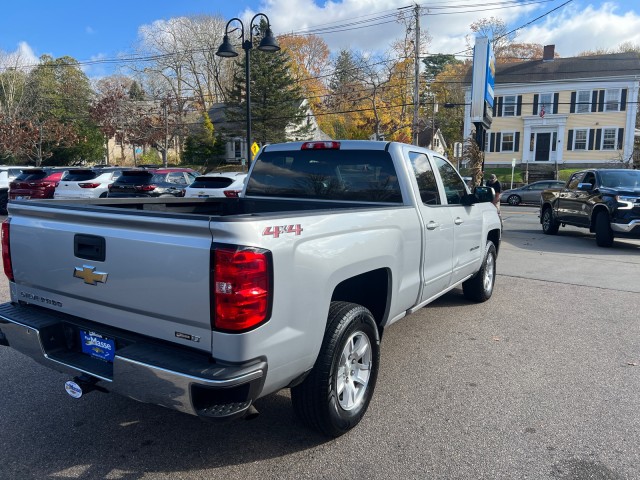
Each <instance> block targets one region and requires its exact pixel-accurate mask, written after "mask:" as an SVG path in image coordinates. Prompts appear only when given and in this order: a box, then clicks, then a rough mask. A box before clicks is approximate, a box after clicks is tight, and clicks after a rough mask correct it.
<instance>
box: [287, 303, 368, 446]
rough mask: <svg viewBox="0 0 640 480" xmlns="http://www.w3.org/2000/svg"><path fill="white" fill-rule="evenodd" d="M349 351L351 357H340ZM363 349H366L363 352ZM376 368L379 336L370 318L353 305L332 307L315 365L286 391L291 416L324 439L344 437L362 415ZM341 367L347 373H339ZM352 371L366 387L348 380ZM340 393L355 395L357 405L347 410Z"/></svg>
mask: <svg viewBox="0 0 640 480" xmlns="http://www.w3.org/2000/svg"><path fill="white" fill-rule="evenodd" d="M367 342H368V344H367ZM358 346H360V348H359V349H358V350H360V351H361V352H363V354H362V355H360V356H359V357H358V356H357V355H355V349H356V348H357V347H358ZM351 347H353V349H354V351H353V353H354V355H349V356H348V357H347V356H345V355H344V353H345V352H346V351H347V350H350V348H351ZM364 347H368V349H367V350H366V351H365V348H364ZM356 357H358V358H357V360H356ZM379 363H380V336H379V334H378V328H377V326H376V323H375V320H374V318H373V315H372V314H371V312H370V311H369V310H367V309H366V308H365V307H363V306H361V305H357V304H355V303H348V302H332V303H331V307H330V308H329V318H328V321H327V329H326V331H325V334H324V339H323V340H322V346H321V347H320V353H319V354H318V358H317V359H316V363H315V365H314V366H313V369H312V370H311V372H310V373H309V375H308V376H307V378H305V380H304V381H303V382H302V383H301V384H299V385H297V386H295V387H293V388H292V389H291V402H292V403H293V409H294V411H295V413H296V415H297V416H298V417H299V418H300V419H301V420H302V422H304V423H305V424H306V425H308V426H309V427H311V428H314V429H316V430H319V431H320V432H322V433H323V434H325V435H327V436H330V437H339V436H340V435H342V434H344V433H346V432H348V431H349V430H350V429H352V428H353V427H355V426H356V425H357V424H358V422H360V420H361V419H362V417H363V416H364V414H365V412H366V411H367V407H368V406H369V402H370V400H371V397H372V395H373V391H374V389H375V386H376V379H377V377H378V365H379ZM346 364H348V365H350V367H349V368H346V369H345V368H344V367H345V365H346ZM351 365H354V366H355V368H354V366H351ZM359 365H361V366H362V367H358V366H359ZM363 367H364V368H363ZM352 369H353V370H352ZM354 371H359V372H360V374H362V376H363V377H364V376H365V375H366V376H367V379H366V381H364V380H363V379H362V378H359V377H358V376H356V375H354ZM351 375H354V376H353V377H352V376H351ZM357 384H360V389H359V390H358V387H357V386H356V385H357ZM340 387H342V392H340ZM345 392H355V394H354V396H355V398H356V399H357V401H355V402H354V403H353V405H349V401H350V400H351V397H349V398H347V395H345Z"/></svg>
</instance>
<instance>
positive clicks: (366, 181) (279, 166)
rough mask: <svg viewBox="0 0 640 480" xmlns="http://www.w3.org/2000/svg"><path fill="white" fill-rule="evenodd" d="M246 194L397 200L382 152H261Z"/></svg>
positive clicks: (389, 164)
mask: <svg viewBox="0 0 640 480" xmlns="http://www.w3.org/2000/svg"><path fill="white" fill-rule="evenodd" d="M246 194H247V195H260V196H278V197H294V198H314V199H323V200H351V201H364V202H385V203H402V195H401V192H400V186H399V184H398V178H397V176H396V172H395V168H394V166H393V161H392V159H391V156H390V155H389V153H388V152H385V151H382V150H338V149H336V150H333V149H327V150H299V151H286V152H269V151H266V152H263V153H262V154H261V155H260V157H258V159H257V160H256V163H255V165H254V167H253V170H252V171H251V175H250V177H249V183H248V184H247V190H246Z"/></svg>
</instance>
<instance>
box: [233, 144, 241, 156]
mask: <svg viewBox="0 0 640 480" xmlns="http://www.w3.org/2000/svg"><path fill="white" fill-rule="evenodd" d="M233 157H234V158H242V144H241V142H240V140H234V141H233Z"/></svg>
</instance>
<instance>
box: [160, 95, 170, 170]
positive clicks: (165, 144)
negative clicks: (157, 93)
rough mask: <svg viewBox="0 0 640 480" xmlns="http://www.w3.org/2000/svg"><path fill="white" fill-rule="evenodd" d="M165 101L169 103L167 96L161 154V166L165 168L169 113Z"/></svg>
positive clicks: (167, 154) (167, 148)
mask: <svg viewBox="0 0 640 480" xmlns="http://www.w3.org/2000/svg"><path fill="white" fill-rule="evenodd" d="M167 103H169V97H167V100H166V101H165V102H164V152H163V155H162V157H163V158H162V166H163V167H164V168H167V159H168V157H169V115H168V112H167Z"/></svg>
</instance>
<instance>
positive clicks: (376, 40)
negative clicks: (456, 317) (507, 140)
mask: <svg viewBox="0 0 640 480" xmlns="http://www.w3.org/2000/svg"><path fill="white" fill-rule="evenodd" d="M507 1H509V0H432V1H430V2H429V3H424V4H423V5H424V6H425V7H428V8H430V10H428V11H427V12H426V13H428V14H427V15H424V16H422V17H421V24H422V28H423V29H426V30H428V31H429V34H430V35H431V37H432V40H431V43H430V45H429V47H428V50H429V52H433V53H453V52H457V51H460V50H461V49H464V48H465V46H466V43H465V35H467V34H468V33H469V24H470V23H471V22H472V21H474V20H477V19H479V18H482V17H489V16H492V15H493V16H497V17H500V18H502V19H504V20H505V21H506V22H507V24H508V25H509V26H510V27H512V28H515V27H519V26H522V25H524V24H526V23H527V22H529V21H530V20H532V19H534V18H535V17H537V16H539V15H542V14H544V13H546V12H548V11H550V10H552V9H554V8H556V7H558V6H560V5H561V4H562V3H564V1H565V0H550V1H547V2H545V3H532V1H533V0H527V1H525V0H522V2H523V3H521V4H520V5H518V6H514V5H513V4H512V5H510V6H508V7H506V6H505V5H506V4H505V3H504V2H507ZM538 1H539V0H538ZM493 2H496V3H498V2H501V4H500V5H496V7H495V8H494V9H493V10H492V9H491V7H490V5H491V4H492V3H493ZM411 5H412V4H411V3H410V2H409V1H408V0H333V1H315V0H251V1H247V0H237V1H228V0H207V1H204V0H171V1H168V0H156V1H149V0H128V1H124V0H110V1H108V2H92V1H90V0H89V1H87V0H83V1H80V0H57V1H52V0H21V1H20V0H19V1H10V2H5V4H3V8H2V11H3V12H2V15H1V16H0V53H1V52H5V53H12V52H16V51H22V52H24V54H25V55H27V56H30V57H31V58H34V59H35V58H37V57H38V56H40V55H42V54H45V53H46V54H50V55H53V56H54V57H60V56H63V55H69V56H72V57H74V58H76V59H77V60H80V61H86V60H91V59H96V58H115V57H117V56H118V55H119V54H123V53H132V52H133V51H134V50H133V49H134V47H135V44H136V41H137V38H138V29H139V27H140V26H143V25H150V24H152V23H153V22H154V21H156V20H162V19H164V20H167V19H169V18H172V17H177V16H185V15H196V14H218V15H221V16H222V17H223V18H224V19H229V18H231V17H233V16H240V17H241V18H243V19H245V20H246V19H248V18H250V16H251V15H252V14H254V13H256V12H264V13H266V14H267V15H268V16H269V18H270V20H271V24H272V27H273V30H274V33H276V35H277V34H279V33H288V32H303V31H305V30H306V29H311V28H317V27H324V28H329V30H330V31H328V32H326V33H323V34H321V36H322V38H323V39H324V40H325V41H326V42H327V43H328V44H329V46H330V48H331V49H333V50H334V51H335V50H339V49H340V48H354V49H359V50H363V51H382V50H385V49H387V48H389V45H390V43H391V42H392V41H393V39H398V38H401V37H402V36H403V35H404V33H405V31H404V27H403V26H401V25H400V24H398V23H396V22H394V21H389V20H388V18H389V17H388V16H389V15H391V14H393V13H394V12H396V11H397V9H398V8H399V7H403V6H411ZM462 5H465V6H467V7H462ZM469 5H475V7H468V6H469ZM445 12H446V14H443V13H445ZM354 22H355V23H354ZM518 41H522V42H534V43H541V44H551V43H554V44H555V45H556V51H557V52H559V53H560V55H562V56H565V57H566V56H572V55H575V54H577V53H579V52H581V51H584V50H587V49H596V48H615V47H617V46H618V45H619V44H620V43H622V42H631V43H634V44H640V2H637V1H632V0H616V1H612V2H587V1H583V0H573V1H572V2H570V3H569V4H568V5H566V6H564V7H562V8H560V9H559V10H557V11H555V12H553V13H551V14H549V15H547V16H545V17H544V18H542V19H541V20H539V21H536V22H535V23H533V24H532V25H529V26H527V27H525V28H523V29H521V30H519V36H518ZM425 53H427V52H425ZM88 73H89V74H90V75H99V74H100V72H99V69H97V68H95V69H94V71H93V72H92V71H88Z"/></svg>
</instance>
